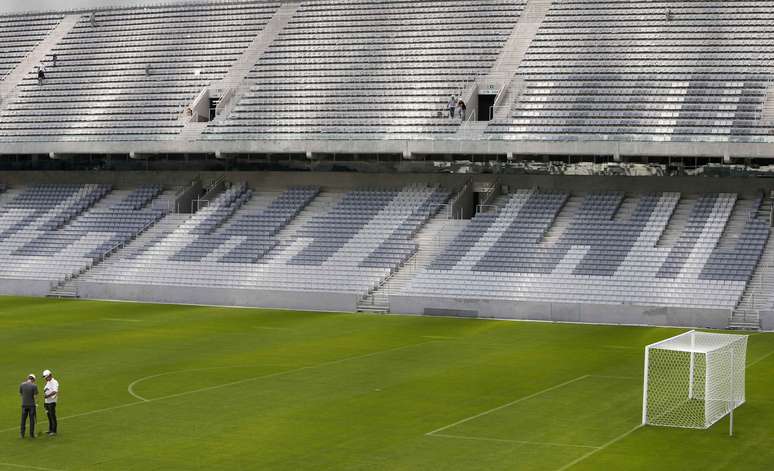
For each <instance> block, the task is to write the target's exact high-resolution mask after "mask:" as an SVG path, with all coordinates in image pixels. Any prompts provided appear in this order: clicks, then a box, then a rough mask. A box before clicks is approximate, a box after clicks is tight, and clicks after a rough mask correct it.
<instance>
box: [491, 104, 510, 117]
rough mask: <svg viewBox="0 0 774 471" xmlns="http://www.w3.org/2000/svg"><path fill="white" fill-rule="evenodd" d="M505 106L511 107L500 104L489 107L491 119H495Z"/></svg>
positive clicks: (506, 106)
mask: <svg viewBox="0 0 774 471" xmlns="http://www.w3.org/2000/svg"><path fill="white" fill-rule="evenodd" d="M504 108H506V109H510V108H511V107H510V106H509V105H499V106H494V105H492V106H490V107H489V121H494V119H495V116H496V115H497V113H498V112H499V111H500V110H502V109H504Z"/></svg>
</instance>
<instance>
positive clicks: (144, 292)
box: [78, 282, 358, 312]
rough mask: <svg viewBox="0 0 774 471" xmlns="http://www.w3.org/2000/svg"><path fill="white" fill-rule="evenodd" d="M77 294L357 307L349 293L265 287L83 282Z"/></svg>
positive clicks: (275, 305)
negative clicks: (271, 289)
mask: <svg viewBox="0 0 774 471" xmlns="http://www.w3.org/2000/svg"><path fill="white" fill-rule="evenodd" d="M78 295H79V296H80V297H81V298H87V299H119V300H125V301H147V302H160V303H176V304H205V305H217V306H246V307H264V308H281V309H299V310H310V311H344V312H353V311H356V310H357V301H358V296H357V295H356V294H353V293H324V292H313V291H309V292H301V291H269V290H248V289H228V288H203V287H194V286H191V287H186V286H158V285H138V284H112V283H95V282H83V283H81V285H80V287H79V288H78Z"/></svg>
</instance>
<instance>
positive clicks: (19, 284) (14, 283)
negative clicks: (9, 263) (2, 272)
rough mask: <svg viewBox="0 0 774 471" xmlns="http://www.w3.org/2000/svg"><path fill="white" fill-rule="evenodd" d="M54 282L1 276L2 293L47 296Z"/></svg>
mask: <svg viewBox="0 0 774 471" xmlns="http://www.w3.org/2000/svg"><path fill="white" fill-rule="evenodd" d="M52 285H53V283H52V282H51V281H46V280H28V279H8V278H0V295H12V296H45V295H47V294H48V292H49V291H51V288H52Z"/></svg>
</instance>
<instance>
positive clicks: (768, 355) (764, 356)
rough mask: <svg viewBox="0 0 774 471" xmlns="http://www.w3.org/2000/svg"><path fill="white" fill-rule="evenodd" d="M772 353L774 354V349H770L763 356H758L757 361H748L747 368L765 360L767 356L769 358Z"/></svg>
mask: <svg viewBox="0 0 774 471" xmlns="http://www.w3.org/2000/svg"><path fill="white" fill-rule="evenodd" d="M772 355H774V350H772V351H770V352H769V353H767V354H765V355H763V356H762V357H760V358H758V359H757V360H755V361H753V362H751V363H748V364H747V367H746V368H749V367H751V366H755V365H757V364H758V363H760V362H762V361H763V360H765V359H766V358H768V357H770V356H772Z"/></svg>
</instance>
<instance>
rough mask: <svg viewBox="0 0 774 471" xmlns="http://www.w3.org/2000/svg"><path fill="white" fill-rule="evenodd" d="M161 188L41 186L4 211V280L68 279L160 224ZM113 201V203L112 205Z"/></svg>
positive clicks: (0, 227)
mask: <svg viewBox="0 0 774 471" xmlns="http://www.w3.org/2000/svg"><path fill="white" fill-rule="evenodd" d="M159 193H160V188H159V187H158V186H145V187H140V188H138V189H136V190H134V191H115V192H112V193H111V190H110V187H109V186H107V185H39V186H33V187H29V188H27V189H24V190H21V191H19V193H18V195H16V196H15V197H14V198H12V199H11V200H10V201H9V202H8V203H6V204H5V205H3V206H2V207H0V278H13V279H19V278H22V279H24V278H29V279H34V280H50V281H52V282H56V281H60V280H63V279H65V278H67V277H69V276H71V275H73V274H76V273H79V272H81V271H83V270H84V269H86V268H88V267H89V266H91V265H92V264H93V263H94V262H95V261H96V260H97V259H99V258H100V257H102V256H104V255H105V254H107V253H109V252H110V251H111V250H114V249H115V248H116V247H117V246H119V245H121V244H124V243H126V242H127V241H129V240H130V239H132V238H133V237H135V236H136V235H137V234H139V233H140V232H142V231H143V230H145V229H146V228H148V227H149V226H150V225H152V224H153V223H154V222H155V221H156V220H158V219H159V218H160V217H161V216H162V215H163V212H162V211H161V210H156V209H143V208H146V207H148V206H149V205H150V202H151V200H152V199H153V198H155V197H156V196H157V195H158V194H159ZM111 202H114V204H111Z"/></svg>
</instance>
